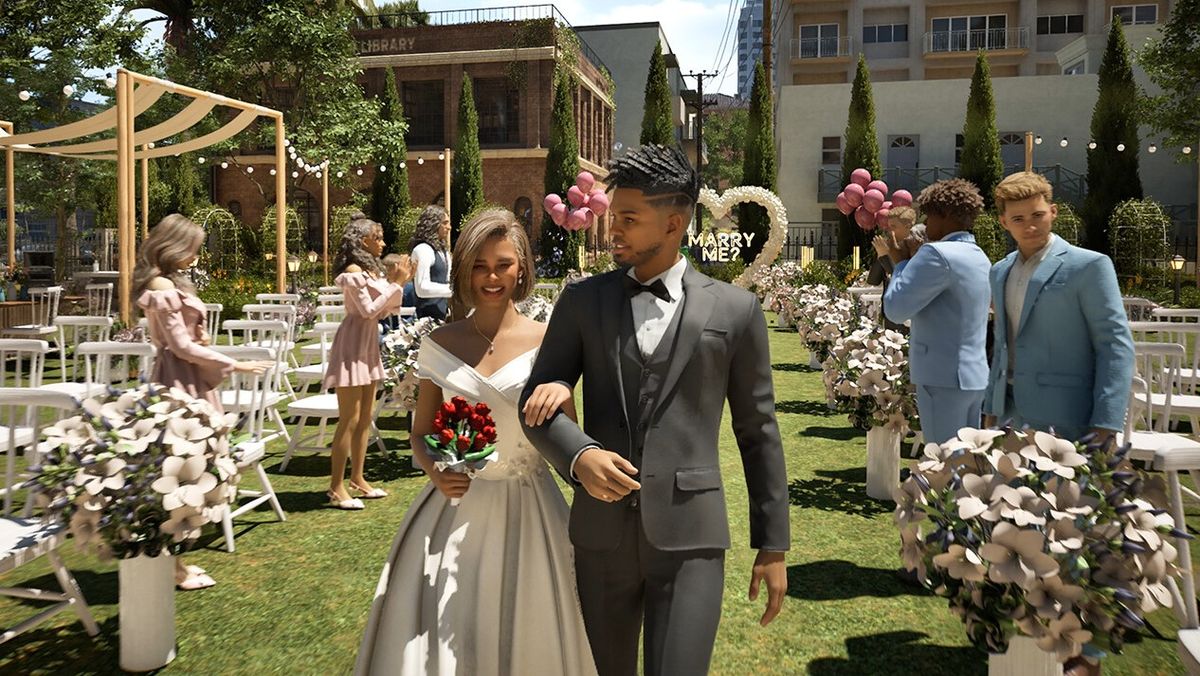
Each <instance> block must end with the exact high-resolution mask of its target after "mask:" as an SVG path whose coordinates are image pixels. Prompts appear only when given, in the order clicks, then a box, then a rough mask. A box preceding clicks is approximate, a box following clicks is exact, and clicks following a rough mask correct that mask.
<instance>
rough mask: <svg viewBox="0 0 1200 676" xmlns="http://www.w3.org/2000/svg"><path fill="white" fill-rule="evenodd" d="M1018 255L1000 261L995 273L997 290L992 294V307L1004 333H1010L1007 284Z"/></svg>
mask: <svg viewBox="0 0 1200 676" xmlns="http://www.w3.org/2000/svg"><path fill="white" fill-rule="evenodd" d="M1016 257H1017V254H1012V255H1011V256H1005V257H1004V259H1003V260H1001V261H1000V263H999V265H998V267H997V268H996V273H995V274H996V291H995V293H993V294H992V304H993V305H994V306H995V307H993V308H992V313H993V317H995V319H993V321H994V322H995V323H996V324H997V325H999V326H1003V327H1004V332H1005V333H1004V335H1008V306H1007V305H1006V304H1005V303H1007V302H1008V296H1007V289H1006V288H1005V285H1006V284H1008V274H1009V273H1010V272H1012V268H1013V263H1014V262H1015V261H1016V260H1017V258H1016Z"/></svg>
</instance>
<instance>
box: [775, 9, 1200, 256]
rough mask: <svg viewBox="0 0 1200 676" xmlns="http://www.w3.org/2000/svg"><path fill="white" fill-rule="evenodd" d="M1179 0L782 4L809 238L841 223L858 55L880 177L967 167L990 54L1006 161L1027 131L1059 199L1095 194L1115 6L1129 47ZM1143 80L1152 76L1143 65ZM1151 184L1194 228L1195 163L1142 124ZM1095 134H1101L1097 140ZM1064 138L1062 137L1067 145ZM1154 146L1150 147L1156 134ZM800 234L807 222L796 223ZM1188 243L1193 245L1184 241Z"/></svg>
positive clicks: (796, 180) (911, 181)
mask: <svg viewBox="0 0 1200 676" xmlns="http://www.w3.org/2000/svg"><path fill="white" fill-rule="evenodd" d="M1173 5H1174V2H1172V0H1160V1H1158V2H1150V3H1142V4H1124V3H1123V2H1122V0H925V1H924V2H915V3H911V4H901V3H897V2H894V1H893V0H842V1H832V2H828V1H811V0H792V1H791V2H790V4H785V5H783V6H781V7H780V8H779V10H778V12H777V14H776V17H775V18H776V20H778V21H781V22H783V25H782V26H781V27H780V34H779V37H778V38H777V40H776V43H775V46H774V48H775V63H776V64H777V66H776V74H775V75H776V78H775V79H776V84H777V86H778V98H777V101H778V109H777V115H776V129H777V134H776V138H777V141H778V144H779V181H778V188H779V192H780V195H781V196H782V198H783V200H784V203H785V205H786V206H787V209H788V216H789V218H790V219H791V220H792V221H793V228H794V229H796V230H797V231H804V236H805V237H808V236H813V235H816V234H817V233H818V232H820V233H824V234H825V235H828V234H829V233H830V232H833V231H835V230H836V228H834V223H835V222H836V221H837V219H838V213H837V211H836V208H835V205H834V204H833V200H834V198H835V197H836V195H837V193H838V191H839V190H840V189H841V185H840V183H841V163H842V149H843V148H844V146H845V139H844V138H843V134H844V133H845V128H846V117H847V110H848V107H849V102H850V84H849V83H851V82H853V80H854V73H855V69H856V67H857V62H858V56H859V54H862V55H864V56H865V57H866V59H867V66H868V68H869V70H870V74H871V81H872V89H873V95H874V103H875V117H876V132H877V133H878V143H879V147H880V161H881V164H882V165H883V167H884V174H885V175H884V180H886V181H887V182H888V185H889V186H891V187H893V188H900V187H902V188H906V189H908V190H912V191H917V190H920V189H922V188H924V187H925V186H927V185H928V184H929V183H932V182H933V181H935V180H939V179H942V178H949V177H952V176H954V175H956V173H957V166H958V163H959V161H960V159H961V154H962V130H963V123H964V120H965V116H966V102H967V97H968V95H969V92H970V77H971V74H972V72H973V70H974V65H975V59H976V55H977V54H978V53H979V51H980V50H983V51H984V52H986V54H987V57H988V63H989V65H990V68H991V74H992V78H993V80H992V86H993V91H994V94H995V100H996V123H997V127H998V131H999V132H1000V139H999V140H1000V145H1001V155H1002V157H1003V160H1004V163H1005V165H1006V171H1014V170H1018V169H1020V168H1021V167H1022V165H1023V161H1024V138H1025V133H1026V132H1027V131H1032V132H1034V133H1035V134H1036V135H1037V136H1038V137H1040V138H1041V139H1042V141H1043V142H1042V143H1040V144H1038V145H1036V146H1035V150H1034V166H1035V169H1037V170H1039V171H1041V172H1042V173H1044V174H1046V175H1047V176H1048V177H1049V178H1050V179H1051V182H1052V183H1053V184H1054V185H1055V187H1056V197H1061V198H1062V199H1064V200H1066V201H1068V202H1072V203H1075V204H1077V205H1078V204H1079V203H1081V202H1082V200H1083V197H1084V196H1085V195H1086V191H1087V185H1086V172H1087V154H1086V151H1087V145H1088V142H1089V141H1091V140H1092V139H1090V138H1089V137H1090V122H1091V116H1092V109H1093V107H1094V106H1095V102H1096V97H1097V85H1098V79H1097V76H1096V74H1097V73H1098V71H1099V69H1100V61H1101V58H1102V56H1103V53H1104V48H1105V43H1106V40H1107V36H1108V31H1109V26H1110V25H1111V21H1112V18H1113V17H1119V18H1120V19H1121V20H1122V22H1123V23H1124V24H1125V28H1124V30H1125V37H1126V39H1127V41H1128V42H1129V44H1130V46H1131V48H1132V49H1134V50H1136V49H1137V48H1139V47H1140V46H1141V45H1142V44H1143V43H1144V42H1145V41H1146V40H1147V39H1149V38H1151V37H1153V36H1155V35H1157V33H1158V31H1159V29H1160V28H1161V25H1162V23H1164V22H1166V21H1167V19H1168V17H1169V16H1170V11H1171V9H1172V7H1173ZM1134 75H1135V78H1137V79H1138V81H1139V84H1141V85H1142V86H1147V85H1148V84H1149V83H1148V81H1147V78H1146V76H1145V73H1144V72H1142V70H1141V69H1140V68H1139V67H1138V66H1137V65H1136V63H1135V65H1134ZM1141 139H1142V143H1141V144H1140V145H1141V147H1140V148H1139V149H1130V150H1131V151H1136V152H1139V162H1140V167H1141V178H1142V185H1143V187H1144V189H1145V192H1146V194H1147V196H1149V197H1152V198H1154V199H1156V200H1158V201H1159V202H1160V203H1162V204H1164V205H1165V206H1166V207H1167V209H1168V212H1169V213H1170V214H1171V215H1172V217H1173V218H1175V220H1176V223H1177V226H1178V227H1180V228H1181V232H1182V231H1183V230H1186V229H1190V230H1191V231H1193V232H1194V230H1195V218H1196V216H1195V214H1196V208H1195V203H1196V199H1197V197H1196V173H1195V172H1196V165H1195V164H1191V165H1190V166H1189V165H1183V166H1182V167H1181V166H1180V165H1179V164H1177V163H1176V161H1175V160H1176V158H1177V157H1178V156H1179V152H1180V149H1179V148H1165V147H1162V141H1161V139H1156V138H1155V137H1154V136H1153V135H1152V133H1151V131H1150V130H1149V128H1147V127H1143V128H1142V130H1141ZM1097 140H1098V141H1102V140H1100V139H1097ZM1064 141H1065V144H1064ZM1156 142H1157V145H1158V146H1159V147H1158V148H1157V150H1158V152H1156V153H1155V152H1151V151H1150V146H1151V144H1153V143H1156ZM797 234H798V233H797ZM1180 253H1185V254H1187V253H1190V254H1191V255H1193V256H1194V251H1191V252H1188V251H1180Z"/></svg>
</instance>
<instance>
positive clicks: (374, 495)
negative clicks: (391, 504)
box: [349, 481, 388, 500]
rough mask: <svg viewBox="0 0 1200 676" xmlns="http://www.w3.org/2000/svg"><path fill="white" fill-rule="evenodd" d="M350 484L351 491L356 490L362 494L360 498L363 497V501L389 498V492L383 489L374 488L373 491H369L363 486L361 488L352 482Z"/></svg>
mask: <svg viewBox="0 0 1200 676" xmlns="http://www.w3.org/2000/svg"><path fill="white" fill-rule="evenodd" d="M349 483H350V488H351V490H355V491H358V492H359V493H362V495H361V496H360V497H362V498H363V499H366V500H378V499H379V498H386V497H387V496H388V492H387V491H385V490H383V489H382V488H372V489H371V490H367V489H365V488H363V487H362V486H359V485H358V484H356V483H354V482H353V481H351V482H349Z"/></svg>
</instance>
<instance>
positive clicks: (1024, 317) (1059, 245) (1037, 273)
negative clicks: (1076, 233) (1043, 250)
mask: <svg viewBox="0 0 1200 676" xmlns="http://www.w3.org/2000/svg"><path fill="white" fill-rule="evenodd" d="M1066 252H1067V250H1066V247H1064V246H1063V241H1062V240H1061V239H1055V240H1054V246H1053V247H1052V248H1051V249H1050V251H1049V252H1047V254H1046V258H1045V259H1044V260H1042V262H1041V264H1040V265H1038V266H1037V269H1036V270H1034V271H1033V277H1030V278H1029V288H1028V289H1026V290H1025V304H1024V305H1022V306H1021V321H1020V322H1018V323H1017V335H1018V336H1019V335H1021V332H1022V331H1024V330H1025V322H1027V321H1029V314H1030V313H1031V312H1033V304H1034V303H1035V302H1037V297H1038V294H1039V293H1041V292H1042V287H1044V286H1046V282H1048V281H1050V278H1051V277H1052V276H1054V273H1055V272H1057V271H1058V269H1059V268H1060V267H1062V263H1063V262H1062V256H1063V254H1065V253H1066Z"/></svg>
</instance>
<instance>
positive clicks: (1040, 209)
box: [984, 172, 1134, 439]
mask: <svg viewBox="0 0 1200 676" xmlns="http://www.w3.org/2000/svg"><path fill="white" fill-rule="evenodd" d="M996 208H997V209H998V210H999V212H1000V222H1001V224H1002V225H1003V226H1004V228H1005V229H1006V230H1007V231H1008V232H1009V234H1010V235H1012V237H1013V239H1014V240H1016V242H1017V251H1014V252H1013V253H1011V254H1009V255H1008V257H1007V258H1005V259H1004V260H1002V261H1000V262H999V263H997V264H996V265H995V267H993V268H992V273H991V286H992V298H993V303H994V306H995V312H996V320H995V338H996V340H995V354H994V356H993V359H992V369H991V375H990V378H989V382H988V391H987V397H986V399H985V400H984V412H985V413H986V414H987V415H988V422H989V423H990V424H994V423H995V422H1001V423H1004V422H1011V424H1012V425H1013V426H1014V427H1017V428H1021V427H1025V426H1028V427H1030V428H1033V429H1038V430H1043V431H1049V430H1050V429H1053V430H1054V431H1055V432H1057V433H1058V434H1059V435H1060V436H1062V437H1065V438H1068V439H1078V438H1079V437H1081V436H1083V435H1084V434H1086V433H1088V432H1097V433H1098V434H1101V435H1108V434H1110V433H1113V432H1116V431H1118V430H1120V429H1121V428H1122V427H1123V426H1124V422H1125V409H1126V407H1127V406H1128V404H1129V389H1130V386H1131V383H1132V380H1133V366H1134V355H1133V338H1132V336H1131V335H1130V332H1129V322H1128V321H1127V320H1126V316H1125V309H1124V307H1123V305H1122V303H1121V290H1120V287H1119V286H1118V285H1117V275H1116V272H1115V271H1114V270H1113V265H1112V261H1111V260H1109V258H1108V257H1107V256H1105V255H1103V254H1100V253H1096V252H1095V251H1088V250H1086V249H1080V248H1079V247H1075V246H1072V245H1070V244H1068V243H1067V242H1066V241H1064V240H1063V239H1062V238H1060V237H1058V236H1057V235H1054V234H1053V233H1052V232H1051V228H1052V226H1053V224H1054V218H1055V216H1057V215H1058V209H1057V207H1055V205H1054V202H1053V193H1052V188H1051V186H1050V183H1049V181H1047V180H1046V179H1045V178H1044V177H1042V176H1040V175H1038V174H1034V173H1026V172H1021V173H1017V174H1013V175H1012V176H1009V177H1008V178H1006V179H1004V180H1003V181H1001V182H1000V185H998V186H997V187H996Z"/></svg>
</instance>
